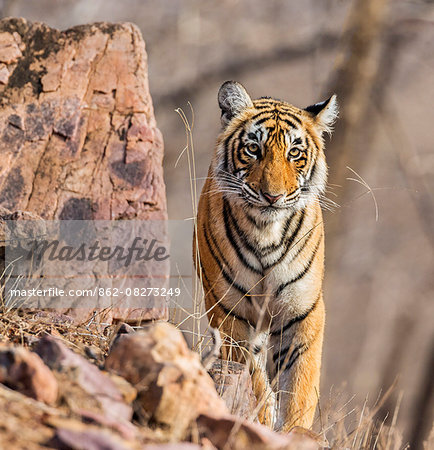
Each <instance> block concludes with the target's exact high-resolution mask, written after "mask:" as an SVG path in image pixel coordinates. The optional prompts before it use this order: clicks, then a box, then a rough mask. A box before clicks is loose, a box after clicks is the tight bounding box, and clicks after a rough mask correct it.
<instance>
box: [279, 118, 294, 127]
mask: <svg viewBox="0 0 434 450" xmlns="http://www.w3.org/2000/svg"><path fill="white" fill-rule="evenodd" d="M280 120H281V121H282V122H285V123H286V124H287V125H289V126H290V127H291V128H296V129H297V130H298V126H297V125H296V124H295V123H294V122H292V121H291V120H289V119H283V118H280Z"/></svg>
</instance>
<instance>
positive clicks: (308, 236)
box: [264, 216, 317, 270]
mask: <svg viewBox="0 0 434 450" xmlns="http://www.w3.org/2000/svg"><path fill="white" fill-rule="evenodd" d="M316 218H317V216H315V222H316ZM303 219H304V217H303ZM300 228H301V225H300V227H299V229H300ZM299 229H298V230H297V231H296V233H295V236H296V235H297V234H298V231H299ZM313 230H314V228H312V229H311V230H310V231H309V232H308V233H307V234H306V235H304V236H302V237H301V238H300V239H297V242H295V244H294V245H292V244H293V242H294V238H293V236H294V234H293V235H292V236H291V238H290V242H287V243H286V246H285V250H284V251H283V252H282V254H281V255H280V256H279V258H278V260H277V261H274V262H273V263H272V264H269V265H267V266H266V267H264V270H265V269H270V268H271V267H274V266H276V265H277V264H280V263H281V262H282V261H283V259H284V258H285V257H286V255H287V254H288V253H289V252H290V251H291V250H292V249H293V248H294V247H295V246H296V245H297V244H298V243H299V242H300V241H301V240H302V239H305V241H304V242H303V245H302V246H301V247H299V248H298V250H297V252H296V253H295V255H294V256H293V258H292V259H291V261H288V264H289V263H291V262H293V261H295V258H297V256H298V255H299V254H300V253H301V252H302V251H303V250H304V248H305V247H306V245H307V243H308V242H309V241H310V239H311V237H312V235H313Z"/></svg>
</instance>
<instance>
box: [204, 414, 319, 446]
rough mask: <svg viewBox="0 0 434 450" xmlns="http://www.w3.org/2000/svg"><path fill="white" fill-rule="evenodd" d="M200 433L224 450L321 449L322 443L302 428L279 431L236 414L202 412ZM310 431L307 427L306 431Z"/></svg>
mask: <svg viewBox="0 0 434 450" xmlns="http://www.w3.org/2000/svg"><path fill="white" fill-rule="evenodd" d="M197 427H198V433H199V436H200V437H202V438H208V439H209V440H210V441H211V443H212V444H213V445H214V446H215V447H217V448H218V449H225V450H244V449H247V448H249V449H261V450H280V449H282V450H283V449H285V450H318V449H321V448H323V446H322V445H321V444H320V443H319V442H318V440H317V439H315V438H313V437H312V436H310V435H309V434H307V433H306V434H305V433H300V431H299V430H296V429H295V430H294V431H292V430H291V431H290V432H289V433H287V434H281V433H276V432H274V431H271V430H270V429H269V428H267V427H265V426H264V425H260V424H257V423H252V422H248V421H247V420H243V419H240V418H239V417H236V416H231V417H219V418H216V417H214V416H210V415H206V414H203V415H201V416H199V417H198V419H197ZM306 431H308V430H306Z"/></svg>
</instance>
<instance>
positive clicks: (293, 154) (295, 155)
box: [288, 148, 301, 159]
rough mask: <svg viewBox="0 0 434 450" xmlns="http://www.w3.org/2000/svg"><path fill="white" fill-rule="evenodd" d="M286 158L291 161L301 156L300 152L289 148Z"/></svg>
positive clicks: (297, 149)
mask: <svg viewBox="0 0 434 450" xmlns="http://www.w3.org/2000/svg"><path fill="white" fill-rule="evenodd" d="M288 156H289V157H290V158H291V159H297V158H298V157H299V156H301V150H300V149H299V148H291V150H289V152H288Z"/></svg>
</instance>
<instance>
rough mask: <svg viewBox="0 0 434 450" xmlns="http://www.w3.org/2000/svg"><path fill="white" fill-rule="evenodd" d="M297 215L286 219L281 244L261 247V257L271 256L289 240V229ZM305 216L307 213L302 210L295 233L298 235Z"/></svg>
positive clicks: (293, 214)
mask: <svg viewBox="0 0 434 450" xmlns="http://www.w3.org/2000/svg"><path fill="white" fill-rule="evenodd" d="M295 214H296V213H292V214H291V215H290V216H289V217H288V218H287V219H286V222H285V225H284V226H283V230H282V234H281V236H280V240H279V242H278V243H277V244H270V245H267V246H265V247H261V255H262V256H268V255H270V254H271V253H273V252H274V251H276V250H278V249H279V248H280V247H281V246H282V245H283V243H284V242H285V240H286V239H288V237H287V236H286V234H287V233H288V230H289V227H290V226H291V223H292V220H293V218H294V216H295ZM304 214H305V211H304V209H303V210H301V215H300V217H299V220H298V223H297V227H296V230H295V233H298V230H299V229H300V226H301V222H302V220H303V217H304Z"/></svg>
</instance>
